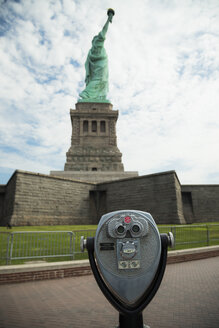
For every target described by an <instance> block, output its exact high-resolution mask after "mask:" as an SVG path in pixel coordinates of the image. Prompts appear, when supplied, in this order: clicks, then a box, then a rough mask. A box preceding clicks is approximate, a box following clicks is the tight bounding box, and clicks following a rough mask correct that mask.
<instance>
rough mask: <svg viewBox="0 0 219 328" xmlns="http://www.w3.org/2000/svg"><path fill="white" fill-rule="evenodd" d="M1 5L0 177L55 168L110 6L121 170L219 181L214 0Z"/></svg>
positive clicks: (218, 26)
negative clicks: (91, 50) (88, 58)
mask: <svg viewBox="0 0 219 328" xmlns="http://www.w3.org/2000/svg"><path fill="white" fill-rule="evenodd" d="M0 3H1V17H0V35H1V39H0V42H1V47H0V72H1V73H0V82H1V89H0V98H1V107H0V117H1V119H0V166H1V167H2V172H6V173H7V172H10V173H11V170H13V169H16V168H19V169H25V170H29V171H36V172H42V173H48V172H49V171H50V170H62V169H63V167H64V163H65V160H66V158H65V153H66V151H67V150H68V148H69V146H70V138H71V123H70V117H69V108H74V104H75V103H76V102H77V98H78V94H79V92H80V91H81V90H82V89H83V87H84V84H83V80H84V75H85V70H84V62H85V59H86V56H87V53H88V50H89V48H90V45H91V40H92V38H93V36H94V35H96V34H97V33H98V32H99V31H100V29H101V28H102V26H103V24H104V22H105V19H106V10H107V8H109V7H113V8H114V9H115V13H116V14H115V16H114V18H113V24H111V25H110V26H109V30H108V34H107V39H106V42H105V48H106V50H107V54H108V58H109V71H110V77H109V83H110V92H109V99H111V101H112V103H113V105H114V109H119V111H120V117H119V120H118V124H117V136H118V145H119V149H120V150H121V151H122V153H123V162H124V165H125V169H126V170H138V171H140V173H141V174H147V173H155V172H160V171H165V170H172V169H174V170H176V171H177V174H178V176H179V178H180V181H181V182H182V183H219V180H218V177H219V173H218V172H219V170H218V164H217V163H218V161H219V155H218V152H217V151H216V149H217V148H218V145H217V144H218V140H219V132H218V131H219V126H218V125H219V123H218V103H219V92H218V79H219V57H218V55H217V54H218V53H219V42H218V41H219V40H218V38H219V23H218V22H219V9H218V3H217V1H214V0H210V1H206V2H200V1H198V0H197V1H192V0H191V1H190V0H187V1H183V2H179V1H159V0H156V1H151V0H148V1H145V0H135V1H133V0H127V1H121V0H117V1H115V0H111V1H108V0H95V1H91V0H87V1H76V0H75V1H70V0H68V1H67V0H63V1H58V0H57V1H43V0H38V1H34V0H28V1H20V2H15V1H6V2H3V1H1V2H0ZM127 140H128V142H127ZM8 174H9V173H8ZM4 181H5V180H4Z"/></svg>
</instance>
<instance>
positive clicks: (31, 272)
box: [0, 246, 219, 285]
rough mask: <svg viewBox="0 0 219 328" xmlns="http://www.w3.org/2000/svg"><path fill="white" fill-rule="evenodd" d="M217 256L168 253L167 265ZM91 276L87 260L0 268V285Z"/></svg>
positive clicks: (202, 251)
mask: <svg viewBox="0 0 219 328" xmlns="http://www.w3.org/2000/svg"><path fill="white" fill-rule="evenodd" d="M214 256H219V246H210V247H201V248H195V249H186V250H180V251H172V252H168V258H167V264H172V263H179V262H185V261H193V260H199V259H205V258H209V257H214ZM89 274H92V270H91V268H90V264H89V261H88V260H82V261H72V262H71V261H68V262H57V263H45V264H41V265H40V264H35V265H34V264H32V265H28V264H24V265H14V266H13V265H12V266H10V265H8V266H1V267H0V285H1V284H8V283H17V282H25V281H37V280H45V279H56V278H66V277H74V276H84V275H89Z"/></svg>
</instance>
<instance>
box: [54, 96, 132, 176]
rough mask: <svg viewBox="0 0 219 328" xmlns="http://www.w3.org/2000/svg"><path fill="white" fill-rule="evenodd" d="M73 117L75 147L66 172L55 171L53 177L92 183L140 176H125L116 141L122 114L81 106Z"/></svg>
mask: <svg viewBox="0 0 219 328" xmlns="http://www.w3.org/2000/svg"><path fill="white" fill-rule="evenodd" d="M70 116H71V123H72V137H71V147H70V148H69V150H68V152H67V153H66V163H65V167H64V172H63V171H51V172H50V174H51V175H53V176H55V175H56V176H62V177H66V178H71V179H77V180H81V181H91V182H101V181H112V180H118V179H122V178H126V177H127V178H130V177H134V176H138V172H124V167H123V164H122V153H121V152H120V151H119V149H118V147H117V137H116V121H117V118H118V110H113V106H112V104H110V103H91V102H79V103H77V104H76V108H75V109H71V110H70Z"/></svg>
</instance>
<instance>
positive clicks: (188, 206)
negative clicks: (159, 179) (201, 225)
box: [181, 185, 219, 223]
mask: <svg viewBox="0 0 219 328" xmlns="http://www.w3.org/2000/svg"><path fill="white" fill-rule="evenodd" d="M181 188H182V199H183V208H184V215H185V219H186V221H187V222H188V223H195V222H210V221H219V185H182V187H181Z"/></svg>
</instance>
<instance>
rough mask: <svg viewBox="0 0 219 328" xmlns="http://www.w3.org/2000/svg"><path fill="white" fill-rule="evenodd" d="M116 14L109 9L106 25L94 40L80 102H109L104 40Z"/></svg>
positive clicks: (86, 66)
mask: <svg viewBox="0 0 219 328" xmlns="http://www.w3.org/2000/svg"><path fill="white" fill-rule="evenodd" d="M114 14H115V13H114V10H113V9H108V11H107V15H108V19H107V21H106V23H105V25H104V26H103V28H102V30H101V31H100V33H99V34H98V35H96V36H95V37H94V38H93V40H92V47H91V49H90V50H89V52H88V55H87V60H86V63H85V70H86V77H85V83H86V88H85V89H84V90H83V91H82V92H81V93H80V94H79V96H80V97H81V99H79V100H78V101H79V102H109V101H108V100H107V98H106V96H107V92H108V59H107V54H106V50H105V48H104V41H105V37H106V33H107V30H108V26H109V23H110V22H111V23H112V18H113V16H114Z"/></svg>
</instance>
